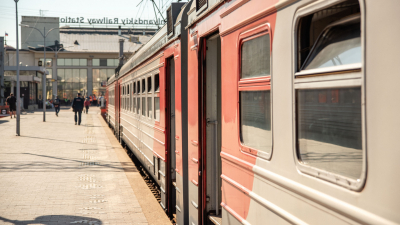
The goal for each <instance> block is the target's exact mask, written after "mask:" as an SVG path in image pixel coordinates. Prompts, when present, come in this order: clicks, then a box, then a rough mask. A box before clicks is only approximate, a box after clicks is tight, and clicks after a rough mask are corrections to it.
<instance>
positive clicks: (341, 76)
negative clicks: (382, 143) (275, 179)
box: [293, 0, 366, 190]
mask: <svg viewBox="0 0 400 225" xmlns="http://www.w3.org/2000/svg"><path fill="white" fill-rule="evenodd" d="M306 7H308V10H300V11H299V12H298V13H297V15H296V17H295V19H296V20H297V23H298V24H297V26H296V27H295V29H296V30H295V32H294V33H295V34H296V33H297V34H298V35H296V37H295V39H294V41H295V45H296V44H297V46H296V47H295V48H294V49H297V52H296V54H297V60H296V61H295V63H296V72H295V74H294V76H295V79H294V80H293V81H294V89H295V90H294V93H295V113H296V114H295V117H294V118H295V123H294V125H295V130H296V156H297V159H298V163H297V165H298V167H299V168H300V171H302V172H305V173H309V174H311V175H313V176H316V177H319V178H322V179H325V180H328V181H331V182H333V183H337V184H339V185H342V186H345V187H347V188H350V189H353V190H360V189H361V188H362V186H363V184H364V181H365V170H366V169H365V164H366V162H365V147H364V145H365V144H364V143H365V138H364V136H365V135H364V130H363V127H364V125H363V124H364V121H363V114H364V110H365V108H364V105H365V103H364V102H363V99H364V97H363V96H364V94H363V88H362V85H363V84H362V79H361V78H362V76H363V73H362V70H361V67H362V61H363V56H362V55H363V54H362V51H363V47H362V42H363V41H362V38H363V33H362V29H361V27H362V26H361V14H360V11H361V10H360V5H359V2H358V1H357V0H347V1H339V0H338V4H336V5H332V3H328V2H324V1H321V2H320V4H316V5H310V6H306ZM306 11H307V12H308V13H306ZM310 12H311V13H310Z"/></svg>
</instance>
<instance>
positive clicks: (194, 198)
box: [107, 0, 400, 225]
mask: <svg viewBox="0 0 400 225" xmlns="http://www.w3.org/2000/svg"><path fill="white" fill-rule="evenodd" d="M399 9H400V3H399V2H398V1H395V0H390V1H389V0H388V1H374V0H319V1H316V0H301V1H300V0H299V1H294V0H280V1H278V0H231V1H224V0H192V1H190V2H188V3H172V4H171V7H170V8H169V9H168V10H167V16H168V19H167V25H166V26H164V27H163V28H161V29H160V30H159V32H158V33H156V34H155V35H154V37H153V38H152V39H151V40H150V41H149V42H148V43H147V44H146V45H144V46H143V47H142V48H141V49H140V50H139V51H138V52H136V53H135V54H134V56H133V57H132V58H131V59H129V60H128V62H126V63H125V64H124V65H123V67H122V68H121V69H120V70H119V71H118V72H117V73H116V74H115V75H114V76H113V77H111V78H110V79H109V81H108V87H107V98H108V101H107V103H108V106H107V107H108V108H107V110H108V114H107V121H108V123H109V124H110V127H112V128H113V129H114V131H115V134H116V136H117V137H118V138H119V139H120V140H121V142H124V143H125V144H126V145H127V146H128V147H129V149H130V150H131V151H132V152H133V153H134V154H135V156H136V157H137V158H138V159H139V160H140V162H141V163H142V164H143V165H144V167H145V168H146V170H147V171H148V173H149V174H151V176H152V177H153V179H154V180H155V181H156V182H158V184H159V186H160V189H161V194H162V200H161V203H160V204H161V207H163V208H164V209H165V210H166V212H167V213H168V214H169V215H170V216H172V215H173V214H176V217H177V224H179V225H182V224H185V225H186V224H190V225H197V224H213V223H214V224H226V225H227V224H287V223H290V224H399V223H400V214H399V213H398V212H399V211H400V192H399V191H397V189H398V188H397V185H398V184H400V177H399V176H396V172H397V171H398V170H399V169H400V164H398V163H397V159H398V158H400V151H398V149H399V147H398V145H397V139H398V137H399V132H398V127H400V119H399V117H398V115H397V114H398V113H397V112H398V111H400V101H396V100H393V99H394V98H393V97H394V96H396V86H397V84H398V83H400V76H398V75H397V73H398V71H400V64H399V63H398V61H399V60H400V57H399V54H398V52H400V45H399V44H398V41H397V37H398V36H400V30H399V29H397V27H396V25H397V24H396V22H397V21H400V14H399V13H398V11H399ZM392 24H393V25H392Z"/></svg>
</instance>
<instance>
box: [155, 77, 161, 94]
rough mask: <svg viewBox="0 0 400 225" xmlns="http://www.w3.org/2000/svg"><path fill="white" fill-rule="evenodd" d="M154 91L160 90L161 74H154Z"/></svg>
mask: <svg viewBox="0 0 400 225" xmlns="http://www.w3.org/2000/svg"><path fill="white" fill-rule="evenodd" d="M154 91H155V92H158V91H160V75H158V74H156V75H154Z"/></svg>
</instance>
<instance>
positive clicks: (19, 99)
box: [14, 0, 21, 136]
mask: <svg viewBox="0 0 400 225" xmlns="http://www.w3.org/2000/svg"><path fill="white" fill-rule="evenodd" d="M14 1H15V14H16V21H15V23H16V28H17V96H16V97H17V136H20V113H21V98H20V95H21V94H20V91H21V90H20V83H19V43H18V42H19V39H18V5H17V3H18V0H14Z"/></svg>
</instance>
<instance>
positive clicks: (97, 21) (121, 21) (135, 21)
mask: <svg viewBox="0 0 400 225" xmlns="http://www.w3.org/2000/svg"><path fill="white" fill-rule="evenodd" d="M60 23H86V24H90V25H92V24H123V25H129V24H139V25H164V24H165V21H164V20H162V19H155V20H142V19H141V18H138V19H134V18H122V19H121V18H108V17H103V18H86V19H85V17H64V18H60Z"/></svg>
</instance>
